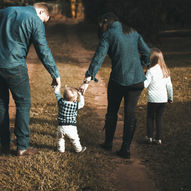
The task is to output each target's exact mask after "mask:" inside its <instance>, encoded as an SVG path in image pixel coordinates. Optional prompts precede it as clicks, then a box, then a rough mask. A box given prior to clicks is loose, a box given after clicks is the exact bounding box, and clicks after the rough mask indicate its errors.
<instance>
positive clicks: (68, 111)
mask: <svg viewBox="0 0 191 191" xmlns="http://www.w3.org/2000/svg"><path fill="white" fill-rule="evenodd" d="M54 93H55V95H56V99H57V101H58V124H59V125H76V117H77V111H78V109H81V108H83V107H84V96H82V95H80V97H79V102H72V101H66V100H64V99H63V98H62V97H61V94H60V89H58V88H55V90H54Z"/></svg>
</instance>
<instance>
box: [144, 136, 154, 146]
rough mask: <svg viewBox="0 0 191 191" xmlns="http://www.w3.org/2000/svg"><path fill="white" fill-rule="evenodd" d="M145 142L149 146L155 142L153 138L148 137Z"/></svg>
mask: <svg viewBox="0 0 191 191" xmlns="http://www.w3.org/2000/svg"><path fill="white" fill-rule="evenodd" d="M145 142H146V143H147V144H152V142H153V139H152V137H148V136H146V137H145Z"/></svg>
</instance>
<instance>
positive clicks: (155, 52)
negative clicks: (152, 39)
mask: <svg viewBox="0 0 191 191" xmlns="http://www.w3.org/2000/svg"><path fill="white" fill-rule="evenodd" d="M150 61H151V67H152V66H155V65H156V64H159V65H160V67H161V69H162V73H163V77H164V78H167V77H168V76H170V70H169V69H168V67H167V66H166V64H165V61H164V57H163V54H162V52H161V50H160V49H158V48H151V55H150Z"/></svg>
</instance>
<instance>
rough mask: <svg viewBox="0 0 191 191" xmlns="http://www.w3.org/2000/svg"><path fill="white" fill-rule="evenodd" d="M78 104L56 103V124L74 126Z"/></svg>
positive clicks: (63, 101)
mask: <svg viewBox="0 0 191 191" xmlns="http://www.w3.org/2000/svg"><path fill="white" fill-rule="evenodd" d="M77 110H78V102H71V101H65V100H64V99H63V98H61V99H59V101H58V123H59V125H76V116H77Z"/></svg>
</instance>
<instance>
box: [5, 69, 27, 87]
mask: <svg viewBox="0 0 191 191" xmlns="http://www.w3.org/2000/svg"><path fill="white" fill-rule="evenodd" d="M23 81H26V82H28V81H29V78H28V71H27V67H25V66H17V67H14V68H11V69H9V70H8V84H9V86H10V87H15V86H17V85H19V84H20V83H22V82H23Z"/></svg>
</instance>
